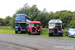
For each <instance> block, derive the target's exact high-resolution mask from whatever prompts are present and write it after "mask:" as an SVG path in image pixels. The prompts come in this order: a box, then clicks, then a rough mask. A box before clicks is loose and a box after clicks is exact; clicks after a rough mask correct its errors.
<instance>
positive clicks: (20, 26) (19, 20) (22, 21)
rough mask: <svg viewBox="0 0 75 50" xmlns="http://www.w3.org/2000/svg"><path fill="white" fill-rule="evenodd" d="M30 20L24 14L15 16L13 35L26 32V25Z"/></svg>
mask: <svg viewBox="0 0 75 50" xmlns="http://www.w3.org/2000/svg"><path fill="white" fill-rule="evenodd" d="M30 21H31V18H30V17H29V16H27V15H25V14H17V15H16V17H15V33H22V32H23V33H26V32H28V24H29V22H30Z"/></svg>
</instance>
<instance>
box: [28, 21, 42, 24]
mask: <svg viewBox="0 0 75 50" xmlns="http://www.w3.org/2000/svg"><path fill="white" fill-rule="evenodd" d="M29 23H35V24H37V23H39V24H41V22H39V21H31V22H29Z"/></svg>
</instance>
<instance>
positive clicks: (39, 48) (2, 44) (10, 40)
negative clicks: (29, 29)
mask: <svg viewBox="0 0 75 50" xmlns="http://www.w3.org/2000/svg"><path fill="white" fill-rule="evenodd" d="M0 50H75V39H62V38H51V37H37V36H36V35H35V36H28V35H18V34H5V33H0Z"/></svg>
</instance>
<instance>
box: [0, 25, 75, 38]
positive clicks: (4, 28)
mask: <svg viewBox="0 0 75 50" xmlns="http://www.w3.org/2000/svg"><path fill="white" fill-rule="evenodd" d="M65 31H66V30H65V29H64V30H63V32H64V33H63V37H61V36H50V37H52V38H66V39H75V38H70V37H68V36H66V35H65ZM0 33H8V34H15V30H14V28H11V27H9V26H0ZM18 35H28V34H27V33H18ZM29 36H40V37H49V36H48V28H42V33H41V34H40V35H29Z"/></svg>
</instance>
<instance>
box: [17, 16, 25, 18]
mask: <svg viewBox="0 0 75 50" xmlns="http://www.w3.org/2000/svg"><path fill="white" fill-rule="evenodd" d="M16 18H25V16H16Z"/></svg>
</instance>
